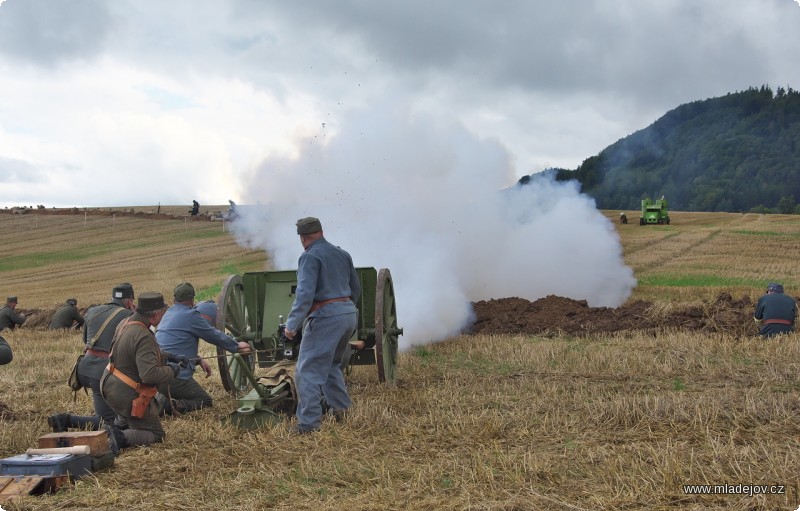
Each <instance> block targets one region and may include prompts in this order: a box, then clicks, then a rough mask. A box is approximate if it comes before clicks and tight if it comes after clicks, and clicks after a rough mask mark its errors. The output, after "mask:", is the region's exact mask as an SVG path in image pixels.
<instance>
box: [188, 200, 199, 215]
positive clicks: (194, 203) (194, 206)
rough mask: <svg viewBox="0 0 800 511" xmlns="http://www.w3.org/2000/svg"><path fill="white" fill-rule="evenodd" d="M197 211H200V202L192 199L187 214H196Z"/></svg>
mask: <svg viewBox="0 0 800 511" xmlns="http://www.w3.org/2000/svg"><path fill="white" fill-rule="evenodd" d="M198 213H200V203H199V202H197V201H196V200H193V201H192V209H191V210H189V214H190V215H192V216H197V214H198Z"/></svg>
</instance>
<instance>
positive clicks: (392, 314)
mask: <svg viewBox="0 0 800 511" xmlns="http://www.w3.org/2000/svg"><path fill="white" fill-rule="evenodd" d="M402 333H403V330H402V329H401V328H398V327H397V308H396V305H395V300H394V285H393V284H392V275H391V273H389V270H388V269H386V268H382V269H381V270H380V271H379V272H378V284H377V286H376V289H375V359H376V361H377V365H378V380H379V381H381V382H387V383H389V384H392V385H393V384H394V383H395V378H396V369H397V351H398V337H399V336H400V335H402Z"/></svg>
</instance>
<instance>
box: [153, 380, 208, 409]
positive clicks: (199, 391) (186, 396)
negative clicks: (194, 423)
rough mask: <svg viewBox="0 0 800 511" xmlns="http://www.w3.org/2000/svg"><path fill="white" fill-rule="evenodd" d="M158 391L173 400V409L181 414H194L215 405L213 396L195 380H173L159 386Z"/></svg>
mask: <svg viewBox="0 0 800 511" xmlns="http://www.w3.org/2000/svg"><path fill="white" fill-rule="evenodd" d="M158 391H159V392H160V393H162V394H164V395H165V396H167V397H168V398H171V399H172V400H173V403H172V407H173V409H174V411H177V412H179V413H186V412H193V411H194V410H200V409H201V408H209V407H211V406H212V405H213V401H212V400H211V396H209V395H208V392H206V390H205V389H204V388H203V387H201V386H200V384H199V383H197V382H196V381H195V380H194V378H189V379H188V380H180V379H175V380H172V381H171V382H169V383H164V384H162V385H159V386H158Z"/></svg>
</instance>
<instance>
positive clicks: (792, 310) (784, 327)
mask: <svg viewBox="0 0 800 511" xmlns="http://www.w3.org/2000/svg"><path fill="white" fill-rule="evenodd" d="M796 316H797V303H796V302H795V301H794V298H792V297H791V296H789V295H786V294H784V293H783V285H782V284H777V283H774V282H773V283H771V284H769V285H768V286H767V293H766V294H765V295H764V296H762V297H761V298H759V299H758V302H757V303H756V313H755V315H754V316H753V317H754V318H755V320H756V324H758V325H759V327H760V329H759V332H758V333H759V334H761V336H762V337H772V336H774V335H778V334H785V333H789V332H792V331H794V321H795V318H796Z"/></svg>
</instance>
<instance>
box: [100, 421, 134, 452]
mask: <svg viewBox="0 0 800 511" xmlns="http://www.w3.org/2000/svg"><path fill="white" fill-rule="evenodd" d="M104 429H105V430H106V434H108V448H109V449H111V452H113V453H114V456H119V452H120V451H121V450H122V449H124V448H126V447H128V439H127V438H125V433H123V432H122V430H121V429H120V428H119V426H115V425H113V424H112V425H106V426H105V428H104Z"/></svg>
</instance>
